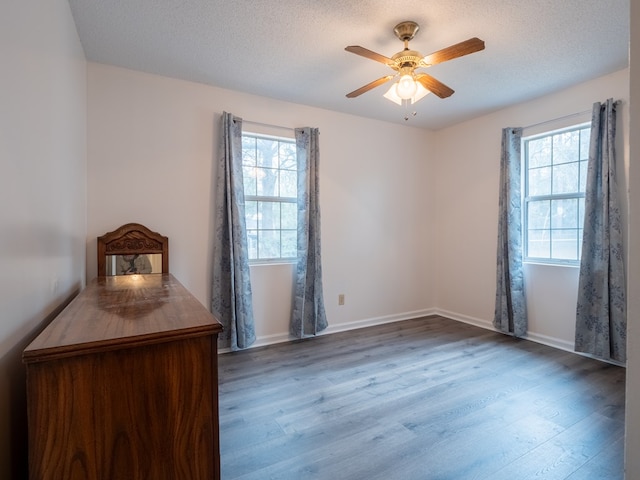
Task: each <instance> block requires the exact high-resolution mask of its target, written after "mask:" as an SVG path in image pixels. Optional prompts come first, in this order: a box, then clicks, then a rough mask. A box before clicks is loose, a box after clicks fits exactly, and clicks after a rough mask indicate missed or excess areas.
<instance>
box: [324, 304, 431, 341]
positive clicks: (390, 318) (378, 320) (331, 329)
mask: <svg viewBox="0 0 640 480" xmlns="http://www.w3.org/2000/svg"><path fill="white" fill-rule="evenodd" d="M436 314H437V312H436V310H435V308H427V309H425V310H416V311H413V312H405V313H398V314H394V315H385V316H382V317H373V318H365V319H363V320H355V321H353V322H347V323H341V324H339V325H329V326H328V327H327V329H326V330H325V331H324V332H322V335H330V334H332V333H338V332H346V331H348V330H356V329H358V328H364V327H373V326H374V325H383V324H385V323H393V322H400V321H402V320H411V319H413V318H420V317H427V316H429V315H436Z"/></svg>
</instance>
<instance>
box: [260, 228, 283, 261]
mask: <svg viewBox="0 0 640 480" xmlns="http://www.w3.org/2000/svg"><path fill="white" fill-rule="evenodd" d="M258 258H280V232H279V231H278V230H276V231H274V230H261V231H260V238H259V239H258Z"/></svg>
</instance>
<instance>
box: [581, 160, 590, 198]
mask: <svg viewBox="0 0 640 480" xmlns="http://www.w3.org/2000/svg"><path fill="white" fill-rule="evenodd" d="M588 168H589V163H588V161H587V160H583V161H581V162H580V191H581V192H585V191H586V190H587V170H588Z"/></svg>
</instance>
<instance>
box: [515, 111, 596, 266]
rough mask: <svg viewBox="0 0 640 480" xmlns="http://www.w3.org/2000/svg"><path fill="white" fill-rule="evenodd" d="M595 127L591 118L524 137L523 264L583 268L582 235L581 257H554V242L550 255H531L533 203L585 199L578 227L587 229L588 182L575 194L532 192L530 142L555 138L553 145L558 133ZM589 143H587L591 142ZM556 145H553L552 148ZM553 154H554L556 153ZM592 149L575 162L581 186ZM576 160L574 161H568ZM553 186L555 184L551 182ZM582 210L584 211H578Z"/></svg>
mask: <svg viewBox="0 0 640 480" xmlns="http://www.w3.org/2000/svg"><path fill="white" fill-rule="evenodd" d="M590 127H591V121H582V122H579V123H574V124H572V125H568V126H564V127H562V128H555V129H552V130H545V131H542V132H539V133H535V134H531V135H527V136H523V137H522V139H521V151H522V153H521V165H522V173H521V184H522V194H521V195H522V201H521V205H522V208H521V215H522V218H521V223H522V246H523V263H528V264H542V265H556V266H569V267H579V266H580V259H581V257H582V247H581V242H582V236H580V237H579V238H578V239H577V242H578V244H577V246H576V253H577V257H578V258H577V259H564V258H553V256H552V255H553V243H552V242H551V243H550V252H549V254H550V257H534V256H530V255H529V207H530V204H531V203H532V202H535V201H549V202H552V201H554V200H573V199H577V200H578V202H580V200H583V202H582V218H579V219H578V222H581V223H579V224H578V226H577V227H576V228H577V230H578V232H584V198H585V191H586V180H585V182H584V190H582V191H580V190H579V191H578V192H571V193H548V194H542V195H529V161H530V158H529V142H530V141H532V140H539V139H541V138H546V137H549V138H551V142H552V145H553V140H552V138H553V137H554V136H555V135H560V134H563V133H569V132H575V131H581V130H585V129H586V130H589V129H590ZM588 143H589V142H587V145H588ZM552 148H553V147H552ZM552 155H553V154H552ZM588 156H589V155H588V152H587V156H586V158H583V156H582V155H581V154H579V158H578V159H577V160H575V161H574V162H576V163H578V188H580V173H581V172H580V167H581V164H582V162H585V167H586V168H588ZM552 158H553V157H552ZM567 163H572V162H567ZM553 165H561V164H556V163H554V162H553V159H552V161H551V163H550V164H549V166H553ZM549 181H550V182H553V176H551V178H550V180H549ZM551 186H552V184H551ZM578 209H580V203H578ZM578 212H580V210H578ZM553 230H562V229H553V228H551V227H550V228H549V229H548V231H549V232H550V233H551V232H553Z"/></svg>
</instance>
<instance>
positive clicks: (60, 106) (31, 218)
mask: <svg viewBox="0 0 640 480" xmlns="http://www.w3.org/2000/svg"><path fill="white" fill-rule="evenodd" d="M0 65H1V70H2V74H1V75H0V106H1V107H0V165H1V166H2V173H1V174H0V225H2V230H1V231H0V264H2V270H1V273H0V305H2V308H1V310H0V311H1V318H0V478H7V479H9V478H26V428H27V425H26V399H25V375H24V366H23V365H22V360H21V356H22V350H23V349H24V347H25V346H26V345H27V344H28V342H29V341H30V340H31V339H33V338H34V337H35V335H36V333H37V332H38V331H39V330H40V328H41V327H43V326H44V324H46V323H47V322H48V321H50V320H51V319H52V318H53V315H54V314H55V313H56V312H57V311H59V309H60V308H61V307H62V306H63V305H65V304H66V303H67V301H68V300H69V299H70V298H71V296H72V295H73V294H74V293H76V292H77V291H78V290H79V289H80V288H81V287H82V285H83V284H84V278H85V252H84V243H85V240H84V239H85V232H86V225H85V222H86V62H85V61H84V53H83V51H82V47H81V45H80V42H79V40H78V37H77V34H76V29H75V25H74V23H73V19H72V17H71V12H70V9H69V5H68V3H67V2H66V1H65V0H31V1H28V2H25V1H24V0H7V1H3V2H2V3H1V4H0Z"/></svg>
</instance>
